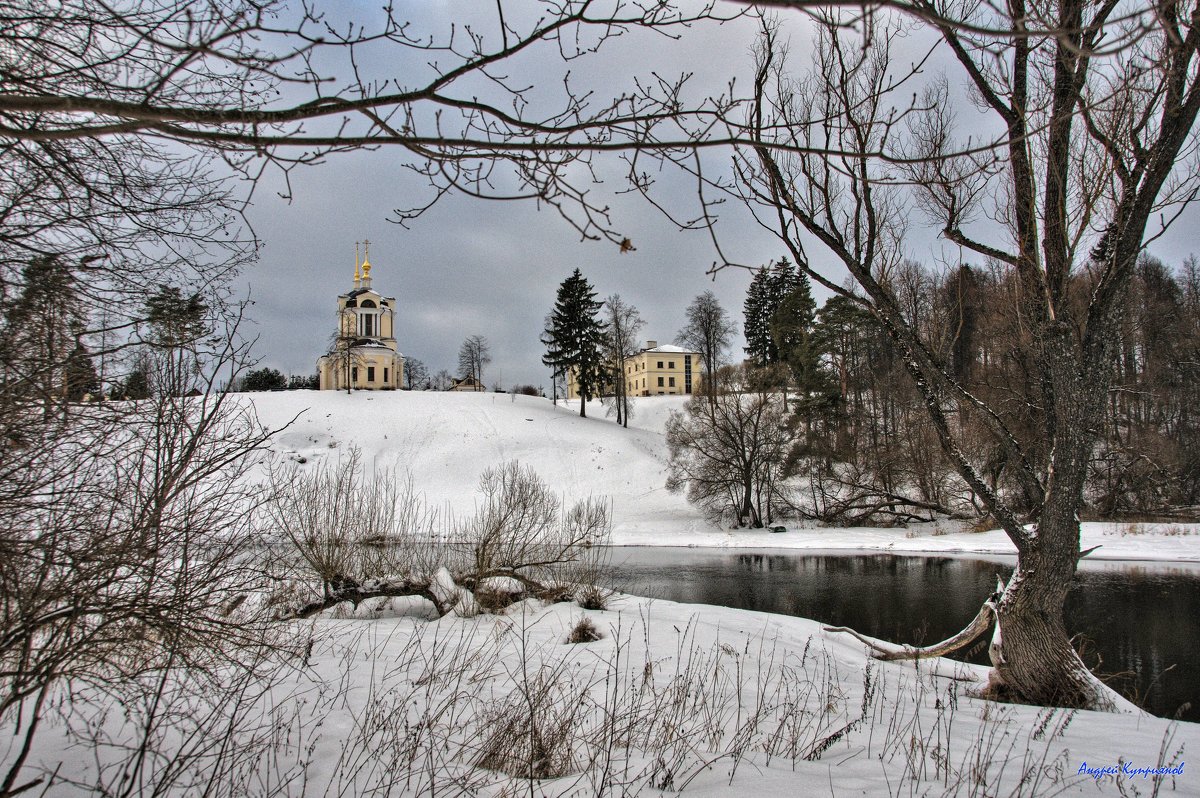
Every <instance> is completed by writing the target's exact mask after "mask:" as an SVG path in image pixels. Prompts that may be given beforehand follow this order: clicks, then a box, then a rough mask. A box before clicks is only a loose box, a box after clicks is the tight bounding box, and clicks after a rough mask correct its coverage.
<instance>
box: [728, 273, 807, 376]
mask: <svg viewBox="0 0 1200 798" xmlns="http://www.w3.org/2000/svg"><path fill="white" fill-rule="evenodd" d="M799 280H800V276H799V275H798V274H797V273H796V268H795V267H794V266H793V265H792V262H791V261H789V260H788V259H787V258H780V259H779V260H778V261H776V262H775V263H773V264H771V266H770V267H769V268H768V267H766V266H764V267H762V268H761V269H759V270H758V271H757V272H756V273H755V275H754V279H753V280H751V281H750V288H749V289H748V290H747V292H746V302H745V304H744V305H743V306H742V307H743V310H744V312H745V314H746V322H745V324H744V325H743V332H744V333H745V335H746V354H747V355H748V356H749V358H750V361H751V362H752V363H754V365H756V366H760V367H761V366H770V365H772V364H774V363H779V362H780V360H781V357H780V353H779V347H778V345H777V344H776V343H775V338H774V336H773V334H772V332H771V323H772V321H773V320H774V318H775V312H776V311H777V310H779V306H780V305H782V304H783V301H784V299H786V298H787V297H788V296H789V295H790V294H791V293H792V292H793V291H794V290H796V288H797V286H798V285H799Z"/></svg>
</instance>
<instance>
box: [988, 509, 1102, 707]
mask: <svg viewBox="0 0 1200 798" xmlns="http://www.w3.org/2000/svg"><path fill="white" fill-rule="evenodd" d="M1039 533H1045V534H1047V535H1048V536H1049V535H1053V534H1054V533H1053V531H1052V530H1051V529H1048V528H1046V525H1045V524H1043V525H1041V526H1040V527H1039ZM1068 534H1069V532H1068ZM1075 538H1076V539H1078V525H1076V534H1075ZM1053 559H1054V560H1057V561H1056V562H1051V561H1048V559H1047V558H1046V557H1042V556H1036V555H1033V556H1031V555H1023V556H1019V557H1018V562H1017V569H1016V571H1015V572H1014V573H1013V575H1012V578H1011V579H1010V580H1009V582H1008V585H1007V586H1006V588H1005V590H1004V593H1003V594H1002V596H1001V599H1000V601H999V603H998V605H997V607H996V624H997V627H998V632H997V633H995V634H994V635H993V640H992V646H991V648H990V650H989V655H990V657H991V660H992V668H993V671H992V674H991V679H990V683H989V685H988V691H987V694H988V695H989V697H992V698H997V699H1001V700H1012V701H1018V702H1021V703H1027V704H1040V705H1043V706H1059V707H1081V708H1090V709H1112V708H1114V702H1113V701H1112V699H1111V693H1110V691H1109V690H1108V688H1106V687H1104V686H1103V685H1102V684H1101V683H1100V682H1099V681H1098V680H1097V679H1096V677H1095V676H1093V675H1092V674H1091V672H1089V671H1088V669H1087V667H1086V666H1085V665H1084V664H1083V661H1082V660H1080V658H1079V655H1078V654H1077V653H1076V651H1075V649H1074V648H1073V647H1072V646H1071V642H1070V638H1069V637H1068V635H1067V630H1066V627H1065V625H1064V624H1063V602H1064V600H1065V599H1066V595H1067V589H1068V587H1069V586H1070V583H1071V577H1072V576H1073V575H1074V571H1075V562H1074V557H1073V556H1072V557H1071V558H1070V560H1069V561H1068V562H1062V561H1061V560H1062V558H1053Z"/></svg>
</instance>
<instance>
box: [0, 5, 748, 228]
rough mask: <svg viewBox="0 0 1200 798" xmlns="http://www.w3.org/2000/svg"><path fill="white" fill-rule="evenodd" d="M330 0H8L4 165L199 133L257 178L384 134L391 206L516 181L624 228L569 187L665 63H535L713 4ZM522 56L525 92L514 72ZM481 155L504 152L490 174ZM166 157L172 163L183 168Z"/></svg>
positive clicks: (657, 90)
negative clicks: (654, 69) (407, 174)
mask: <svg viewBox="0 0 1200 798" xmlns="http://www.w3.org/2000/svg"><path fill="white" fill-rule="evenodd" d="M339 10H340V9H326V10H325V11H324V13H322V11H320V10H318V9H317V8H316V7H313V6H305V7H302V8H295V9H293V8H286V9H285V8H284V6H283V3H281V2H267V3H244V2H240V1H239V0H225V1H224V2H217V3H213V4H210V5H207V6H204V7H197V6H195V5H194V4H191V3H188V2H184V1H183V0H167V1H166V2H134V3H131V4H124V5H120V6H112V5H109V4H105V3H101V2H96V0H68V1H67V2H65V3H63V4H62V5H61V6H60V7H59V10H58V11H57V12H56V13H55V14H44V15H43V14H31V13H28V10H27V9H24V8H23V7H22V6H20V5H19V4H17V5H15V6H13V7H11V9H9V10H7V11H0V16H3V17H4V20H3V21H4V23H5V24H4V25H3V26H0V30H2V31H3V33H2V34H0V41H3V46H4V48H5V49H6V50H7V51H10V52H13V53H18V54H19V56H16V57H14V58H13V59H12V64H11V71H10V72H9V74H8V77H7V78H6V84H7V85H8V87H9V88H8V89H7V90H6V91H5V92H4V93H3V95H2V96H0V117H2V121H0V136H3V137H4V138H5V140H7V141H20V142H27V143H29V144H30V145H31V146H28V147H25V146H22V147H18V148H14V149H11V150H9V151H7V152H6V153H5V157H6V158H8V159H9V160H8V161H7V162H5V164H4V165H5V169H3V170H0V172H3V173H4V174H5V176H6V178H9V177H11V178H12V179H13V180H14V181H18V180H20V177H19V175H20V173H19V172H18V171H17V170H14V169H10V166H11V165H12V164H13V163H15V162H19V161H20V160H21V159H25V158H30V159H35V158H44V159H45V163H46V164H47V165H48V164H50V163H51V162H53V161H54V160H56V159H57V160H58V162H59V163H65V162H71V161H78V160H79V158H80V153H81V151H83V150H88V149H93V150H98V151H101V152H102V154H103V155H105V156H111V155H117V156H118V159H119V160H118V161H117V162H118V163H119V162H122V161H123V159H120V156H119V153H120V151H121V148H123V147H128V146H133V147H137V148H139V150H140V152H144V154H145V155H147V156H148V157H149V158H151V159H152V161H153V162H154V163H161V162H162V161H163V159H165V158H169V157H170V155H169V153H171V152H179V151H181V150H182V151H188V150H191V151H200V150H204V151H216V152H219V153H221V155H222V156H223V158H224V159H225V161H226V162H227V163H228V164H229V165H231V166H233V167H234V168H236V169H238V170H240V171H241V172H243V173H244V174H246V175H247V176H249V177H251V178H257V177H258V176H259V175H260V174H261V171H262V169H263V167H264V165H267V164H274V165H275V166H277V167H279V168H280V169H282V170H283V171H284V172H285V173H287V172H288V171H290V170H291V169H292V168H294V167H295V166H297V165H301V164H307V163H315V162H318V161H320V160H322V159H323V158H324V157H326V156H327V155H329V154H330V153H334V152H343V151H348V150H355V149H361V148H364V147H375V146H382V145H394V149H395V152H396V153H397V154H398V155H402V156H407V155H411V157H409V158H408V160H407V161H406V165H407V166H408V167H409V168H411V169H413V170H414V171H415V172H417V173H418V174H419V175H421V176H423V177H424V178H425V179H427V180H428V181H429V183H430V184H431V186H430V187H431V191H430V193H429V196H428V198H426V199H424V200H421V201H419V202H418V203H417V205H416V206H415V207H410V208H400V209H398V210H397V211H396V217H397V219H399V220H405V219H411V218H413V217H414V216H416V215H419V214H420V213H421V212H422V211H424V210H425V209H426V208H428V207H429V206H430V205H432V204H433V203H434V202H436V201H437V199H438V198H439V197H441V196H444V195H445V194H447V193H450V192H454V191H461V192H463V193H464V194H466V195H468V196H487V195H490V196H495V197H503V198H505V199H511V198H514V197H530V198H538V199H539V200H540V201H542V202H545V203H548V204H549V205H550V206H551V207H553V208H555V209H556V210H557V211H558V212H559V213H560V214H562V215H563V216H564V218H566V219H568V221H569V222H570V223H571V224H572V225H574V226H575V227H576V228H577V229H578V230H579V231H580V233H581V234H583V235H584V236H585V237H587V238H590V239H607V240H610V241H612V242H613V243H616V244H622V243H623V242H624V243H626V245H627V242H625V240H624V238H623V237H622V236H620V235H619V234H617V233H616V232H614V231H613V230H611V229H610V226H609V223H608V216H607V214H608V209H607V207H605V206H603V205H599V204H596V203H594V202H593V201H592V200H591V199H590V197H589V196H588V194H589V181H590V178H589V177H587V174H588V173H589V172H590V154H591V153H595V152H599V151H603V150H607V149H611V148H613V147H614V145H615V146H616V147H617V148H628V147H631V146H636V139H635V134H636V130H637V129H638V128H639V126H641V125H644V124H654V123H656V122H657V121H659V120H660V117H659V115H658V105H659V103H660V102H661V100H662V95H663V94H664V93H665V94H668V95H674V94H677V93H678V92H680V90H681V87H682V80H680V81H679V82H678V83H670V82H655V83H654V84H653V85H651V86H647V87H646V88H644V89H639V90H636V91H632V92H622V93H620V94H619V95H618V96H614V97H610V98H602V97H600V96H597V95H593V93H592V92H591V91H587V90H584V89H582V88H580V89H577V88H576V87H575V82H574V81H573V80H572V78H571V75H570V73H569V72H568V71H567V69H566V68H564V69H563V70H562V71H563V75H562V77H563V80H562V82H561V84H559V90H558V91H556V92H553V93H550V94H548V93H546V92H545V91H544V89H545V87H548V86H551V85H555V81H553V80H548V79H545V78H546V75H545V74H544V73H545V71H546V69H547V64H548V63H551V62H553V63H559V64H563V63H565V62H576V63H575V64H574V66H575V68H576V69H577V68H578V66H579V62H584V61H587V60H590V59H592V58H594V57H595V53H596V52H597V51H598V50H600V49H602V48H604V46H605V45H606V44H607V43H608V42H609V40H611V39H613V38H615V37H618V36H622V35H628V34H637V33H638V32H639V31H643V30H644V31H647V32H648V33H658V34H666V35H672V34H673V33H674V32H675V31H682V30H683V29H684V28H685V27H686V26H688V25H690V24H692V23H694V22H697V21H701V20H704V19H706V18H713V17H715V16H717V15H714V14H713V12H712V9H711V7H710V6H708V5H705V4H701V5H700V6H699V7H698V8H695V9H688V10H684V9H681V8H677V7H676V6H675V4H673V3H671V2H665V1H664V0H654V2H650V3H637V4H633V3H621V4H618V5H614V6H612V7H610V8H607V9H603V10H602V9H600V8H598V7H596V6H595V5H594V4H593V3H591V2H580V1H577V0H571V2H567V3H562V4H553V3H551V4H546V5H540V6H539V7H538V8H537V9H532V10H527V9H520V8H515V7H508V5H507V4H504V3H499V4H497V5H496V6H495V7H494V8H493V7H491V6H489V7H488V8H487V9H483V8H482V7H479V8H478V9H475V8H470V9H468V8H465V7H464V8H461V9H456V17H457V18H456V19H454V20H452V21H447V22H446V24H445V27H444V29H441V30H438V29H436V28H433V29H422V28H421V24H420V23H419V22H414V21H412V20H408V19H405V18H403V17H401V16H398V15H397V13H396V10H393V9H391V8H387V9H384V10H383V11H382V12H377V13H375V14H373V15H371V16H370V17H369V18H367V19H358V20H350V19H345V18H340V17H338V16H337V11H339ZM526 11H529V13H526ZM739 13H740V11H739V10H738V9H732V10H731V11H730V12H729V14H727V15H725V16H736V15H738V14H739ZM378 63H386V64H388V65H389V68H391V65H395V64H401V65H403V66H402V67H401V68H400V72H399V74H401V75H402V76H403V77H401V78H399V79H398V80H394V79H393V73H391V72H386V73H380V72H372V71H371V65H372V64H378ZM114 65H116V66H117V67H119V68H114ZM535 70H536V71H537V72H538V73H539V74H540V75H541V77H542V78H543V79H542V80H539V81H538V86H539V89H538V91H536V92H535V91H534V90H533V88H532V86H531V84H530V83H529V81H528V80H525V79H521V78H518V77H516V76H517V75H520V74H521V73H532V72H533V71H535ZM335 76H336V77H335ZM481 86H484V87H487V89H488V91H487V92H485V93H481V92H480V87H481ZM514 109H515V110H514ZM156 142H167V143H168V145H169V146H166V147H162V146H157V144H156ZM177 145H183V147H179V146H177ZM53 151H57V153H58V154H57V155H56V154H55V153H54V152H53ZM68 151H70V152H68ZM93 154H96V153H95V152H94V153H93ZM64 156H65V157H64ZM498 163H506V164H508V165H510V166H511V167H512V169H511V171H510V172H509V174H508V175H507V176H503V175H501V174H500V171H497V170H496V165H497V164H498ZM573 163H575V164H578V165H579V167H580V168H578V169H570V168H568V166H569V165H570V164H573ZM179 166H180V168H179V169H178V170H177V171H175V172H173V174H172V176H171V177H172V179H179V180H183V179H184V178H187V179H191V178H192V177H193V174H192V173H190V172H186V171H184V168H183V167H184V163H183V162H182V161H180V163H179ZM149 171H150V172H151V173H153V172H154V169H150V170H149ZM45 174H46V175H47V176H49V175H51V174H53V172H52V171H47V172H46V173H45ZM78 176H79V175H76V174H72V175H70V177H71V178H74V177H78ZM200 177H201V179H203V172H201V173H200ZM83 179H84V180H85V181H89V182H90V180H91V178H90V177H88V176H87V175H86V173H84V174H83ZM94 185H96V186H100V185H101V183H100V182H99V181H96V183H95V184H94ZM15 193H16V192H14V195H15ZM111 199H118V198H117V197H112V198H111ZM29 207H30V208H32V209H34V210H35V211H36V210H37V207H36V206H35V205H33V204H30V205H29ZM38 212H39V213H44V212H45V211H44V210H43V211H38ZM8 218H11V217H8Z"/></svg>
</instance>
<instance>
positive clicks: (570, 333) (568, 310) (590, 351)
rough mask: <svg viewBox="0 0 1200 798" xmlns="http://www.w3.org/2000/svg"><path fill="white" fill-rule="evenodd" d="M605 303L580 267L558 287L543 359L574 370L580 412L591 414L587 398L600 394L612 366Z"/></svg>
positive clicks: (562, 370) (558, 367) (544, 337)
mask: <svg viewBox="0 0 1200 798" xmlns="http://www.w3.org/2000/svg"><path fill="white" fill-rule="evenodd" d="M602 306H603V303H601V302H599V301H597V300H596V292H595V291H593V290H592V286H591V284H590V283H588V281H587V279H586V278H585V277H584V276H583V275H582V274H580V272H579V269H576V270H575V272H574V273H573V274H572V275H571V276H570V277H568V278H567V279H566V280H563V283H562V285H560V286H559V287H558V298H557V299H556V300H555V303H554V310H553V311H552V312H551V313H550V318H549V319H547V323H546V330H545V333H544V334H543V335H542V343H543V344H545V345H546V354H545V356H544V357H543V358H542V362H543V363H544V364H546V365H547V366H550V367H551V368H552V369H554V373H555V374H562V375H568V374H574V375H575V380H576V382H577V384H578V385H579V415H580V416H584V417H586V416H587V401H588V400H589V399H591V398H593V397H595V396H597V395H599V393H600V390H601V388H602V386H603V385H604V380H605V377H606V376H608V370H607V369H606V367H605V362H604V354H603V350H604V332H605V328H606V325H605V324H604V323H603V322H602V321H600V317H599V312H600V308H601V307H602Z"/></svg>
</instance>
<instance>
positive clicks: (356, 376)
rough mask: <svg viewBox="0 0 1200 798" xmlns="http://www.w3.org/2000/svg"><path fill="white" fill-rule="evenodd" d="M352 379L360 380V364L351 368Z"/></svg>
mask: <svg viewBox="0 0 1200 798" xmlns="http://www.w3.org/2000/svg"><path fill="white" fill-rule="evenodd" d="M350 381H351V382H358V366H355V367H354V368H352V369H350Z"/></svg>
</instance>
